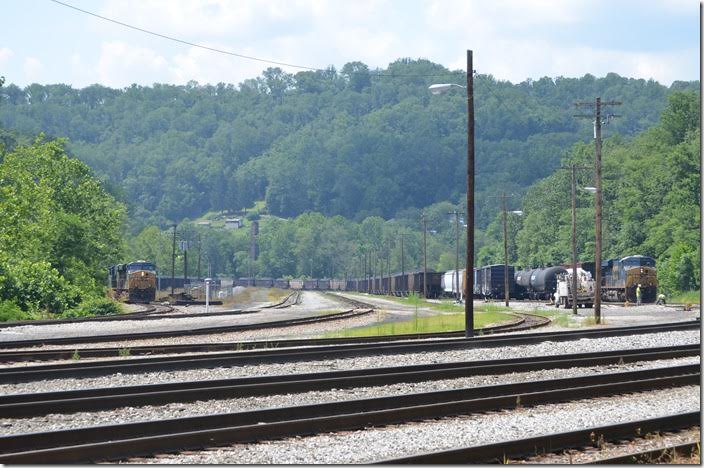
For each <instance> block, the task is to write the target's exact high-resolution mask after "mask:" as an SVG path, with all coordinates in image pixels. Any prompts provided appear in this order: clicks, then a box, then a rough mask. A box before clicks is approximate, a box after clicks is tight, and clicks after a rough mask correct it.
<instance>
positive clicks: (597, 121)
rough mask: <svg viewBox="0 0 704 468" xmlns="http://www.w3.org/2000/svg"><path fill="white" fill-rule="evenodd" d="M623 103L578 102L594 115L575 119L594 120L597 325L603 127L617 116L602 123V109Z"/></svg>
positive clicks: (596, 318) (596, 313) (597, 316)
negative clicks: (589, 109)
mask: <svg viewBox="0 0 704 468" xmlns="http://www.w3.org/2000/svg"><path fill="white" fill-rule="evenodd" d="M621 104H622V103H621V102H619V101H608V102H601V98H600V97H597V98H596V101H595V102H593V103H592V102H577V103H575V106H577V107H583V106H586V107H593V108H594V114H583V115H575V117H585V118H590V119H593V120H592V121H593V124H594V168H595V173H596V203H595V207H596V210H595V211H596V216H595V218H596V219H595V227H594V234H595V237H596V251H595V253H594V263H595V264H596V265H595V267H594V270H595V271H594V273H595V276H596V278H595V280H596V281H595V283H596V291H595V297H594V321H595V322H596V323H597V324H600V323H601V250H602V248H601V219H602V204H603V201H602V193H601V125H602V124H605V123H608V122H609V121H610V120H611V119H612V118H613V117H617V116H615V115H608V116H607V117H606V122H602V116H601V107H602V106H619V105H621Z"/></svg>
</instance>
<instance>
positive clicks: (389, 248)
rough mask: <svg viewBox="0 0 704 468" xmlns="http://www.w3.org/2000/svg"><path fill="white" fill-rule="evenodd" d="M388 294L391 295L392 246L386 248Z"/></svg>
mask: <svg viewBox="0 0 704 468" xmlns="http://www.w3.org/2000/svg"><path fill="white" fill-rule="evenodd" d="M386 294H389V295H390V294H391V246H390V245H389V244H387V248H386Z"/></svg>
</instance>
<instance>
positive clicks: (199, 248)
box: [198, 232, 210, 281]
mask: <svg viewBox="0 0 704 468" xmlns="http://www.w3.org/2000/svg"><path fill="white" fill-rule="evenodd" d="M201 247H202V246H201V242H200V232H199V233H198V281H200V279H201V278H202V277H201V276H200V256H201V255H200V254H201ZM208 278H210V275H208Z"/></svg>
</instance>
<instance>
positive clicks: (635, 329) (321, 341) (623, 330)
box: [0, 320, 700, 362]
mask: <svg viewBox="0 0 704 468" xmlns="http://www.w3.org/2000/svg"><path fill="white" fill-rule="evenodd" d="M499 327H503V326H502V325H498V326H496V327H494V328H493V329H490V331H491V332H492V333H486V334H484V335H482V336H477V335H475V338H472V340H474V339H476V340H477V341H476V342H477V343H478V344H477V345H479V343H483V341H480V340H488V339H491V340H509V341H510V340H512V339H514V338H516V337H514V336H510V335H509V336H491V337H487V336H486V335H493V334H494V332H496V333H498V332H500V331H501V332H506V331H509V330H507V329H505V328H499ZM698 327H700V322H699V321H698V320H693V321H687V322H673V323H663V324H654V325H638V326H630V327H614V328H609V329H592V330H575V331H566V332H565V331H563V332H555V331H552V332H542V333H531V334H530V335H525V337H524V338H522V340H523V341H522V342H521V343H523V342H525V340H531V339H532V340H534V342H538V341H541V340H543V339H557V340H564V339H565V338H564V337H567V336H571V335H575V336H576V337H578V338H588V337H591V336H596V337H599V336H622V335H629V334H634V333H656V332H661V331H675V330H687V329H694V328H698ZM477 332H478V333H479V331H478V330H477ZM603 333H607V334H603ZM121 336H122V335H121ZM560 336H562V338H559V337H560ZM105 337H106V338H110V336H108V335H105ZM98 338H99V341H110V340H109V339H103V337H98ZM428 338H442V339H446V341H460V342H464V341H466V340H467V339H466V338H464V332H440V333H422V334H418V333H414V334H406V335H385V336H371V337H356V338H315V339H291V340H267V341H241V342H228V343H195V344H184V345H151V346H131V347H130V348H129V349H130V354H131V355H154V354H167V353H192V352H216V351H230V350H233V349H237V350H254V349H268V348H288V347H296V346H332V345H348V344H364V343H379V344H380V346H381V343H384V342H390V343H391V344H394V343H396V342H399V341H411V342H413V341H417V340H423V341H425V340H427V339H428ZM453 338H454V340H452V339H453ZM123 339H124V338H123ZM568 339H569V338H568ZM115 341H117V340H115ZM24 343H29V341H26V340H25V341H6V342H0V349H1V348H6V349H7V348H24V347H27V346H40V345H53V344H63V343H57V342H56V341H52V340H51V339H46V340H34V342H33V343H31V344H29V345H27V344H24ZM123 348H124V347H114V348H80V349H78V351H79V354H80V356H82V357H115V356H119V353H120V352H121V350H122V349H123ZM76 350H77V349H76V348H70V349H58V350H27V351H24V350H12V351H0V362H14V361H32V360H36V361H39V360H57V359H70V358H73V355H74V353H75V351H76ZM83 353H85V354H83Z"/></svg>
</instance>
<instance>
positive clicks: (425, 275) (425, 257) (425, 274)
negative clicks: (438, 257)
mask: <svg viewBox="0 0 704 468" xmlns="http://www.w3.org/2000/svg"><path fill="white" fill-rule="evenodd" d="M421 219H422V220H423V297H424V298H425V299H427V298H428V247H427V239H426V236H427V231H428V221H427V220H426V219H425V213H423V214H422V215H421Z"/></svg>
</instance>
